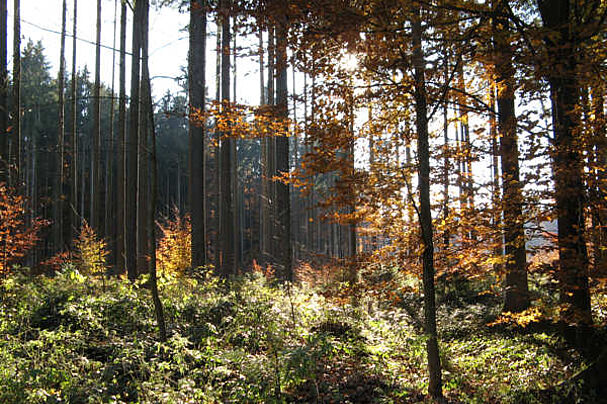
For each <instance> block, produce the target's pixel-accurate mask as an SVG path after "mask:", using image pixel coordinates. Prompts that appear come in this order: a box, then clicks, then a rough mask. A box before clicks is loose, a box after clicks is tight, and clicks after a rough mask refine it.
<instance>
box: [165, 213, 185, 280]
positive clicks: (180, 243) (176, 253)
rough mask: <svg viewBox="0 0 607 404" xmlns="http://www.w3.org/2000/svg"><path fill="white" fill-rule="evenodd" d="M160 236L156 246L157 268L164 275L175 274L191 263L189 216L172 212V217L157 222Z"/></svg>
mask: <svg viewBox="0 0 607 404" xmlns="http://www.w3.org/2000/svg"><path fill="white" fill-rule="evenodd" d="M157 225H158V227H159V228H160V232H161V237H160V240H159V242H158V247H157V248H156V262H157V265H158V270H159V272H160V273H161V274H164V275H168V274H170V275H177V274H179V273H182V272H183V271H184V270H185V269H187V268H189V267H190V266H191V265H192V260H191V259H192V257H191V254H190V251H191V244H192V238H191V236H192V231H191V229H192V225H191V223H190V216H189V215H185V216H180V214H179V212H178V211H177V210H175V211H174V212H173V218H172V219H166V220H165V221H164V223H157Z"/></svg>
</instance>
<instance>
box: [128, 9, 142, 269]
mask: <svg viewBox="0 0 607 404" xmlns="http://www.w3.org/2000/svg"><path fill="white" fill-rule="evenodd" d="M141 13H142V11H141V2H140V1H138V2H136V3H135V10H134V15H133V46H132V50H131V52H132V59H131V60H132V61H131V102H130V119H129V133H128V139H127V142H126V188H125V195H126V206H125V218H126V225H125V246H126V250H125V254H126V268H127V272H128V276H129V279H131V280H134V279H135V278H136V277H137V270H138V269H137V261H138V259H137V258H138V257H137V252H138V251H137V249H136V245H137V193H138V188H137V145H138V144H139V85H140V83H139V81H140V80H139V78H140V75H139V73H140V70H141V62H140V55H141Z"/></svg>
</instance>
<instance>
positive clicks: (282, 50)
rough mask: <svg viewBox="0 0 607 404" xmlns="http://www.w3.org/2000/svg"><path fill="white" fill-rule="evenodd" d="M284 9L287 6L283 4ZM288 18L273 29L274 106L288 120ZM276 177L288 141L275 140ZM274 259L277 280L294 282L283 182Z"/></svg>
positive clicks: (282, 169)
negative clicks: (277, 267) (274, 33)
mask: <svg viewBox="0 0 607 404" xmlns="http://www.w3.org/2000/svg"><path fill="white" fill-rule="evenodd" d="M283 5H285V6H286V2H285V3H283ZM286 36H287V18H286V15H284V16H281V17H280V18H279V21H278V25H277V29H276V65H277V70H278V75H277V80H276V105H277V114H278V118H279V119H283V120H284V121H286V120H288V119H289V108H288V105H287V98H288V95H289V93H288V88H287V38H286ZM275 142H276V175H277V176H279V177H284V176H288V174H289V138H288V137H286V136H278V137H276V140H275ZM274 219H275V220H276V237H277V246H276V253H277V254H276V255H277V256H276V258H277V262H278V265H279V270H280V272H279V276H280V278H281V279H283V280H288V281H292V280H293V268H292V264H291V255H292V251H291V197H290V194H289V184H288V183H285V182H284V181H278V182H277V183H276V216H275V218H274Z"/></svg>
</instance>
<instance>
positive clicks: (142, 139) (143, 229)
mask: <svg viewBox="0 0 607 404" xmlns="http://www.w3.org/2000/svg"><path fill="white" fill-rule="evenodd" d="M140 1H141V0H140ZM143 1H144V3H143V5H142V10H141V59H142V62H141V63H142V66H141V69H142V75H141V81H140V84H139V87H140V90H139V91H140V96H139V99H140V101H139V108H140V111H139V139H138V140H139V142H138V144H137V261H138V262H137V271H138V272H139V273H145V272H148V267H149V265H148V260H149V259H150V257H149V256H148V254H149V251H148V247H149V242H148V241H149V240H148V220H147V218H148V217H149V214H148V209H149V206H148V205H149V204H148V198H149V188H148V187H149V185H150V184H149V183H148V176H149V172H148V160H149V157H150V154H149V146H148V140H149V139H148V131H149V120H148V111H147V109H148V103H147V98H148V95H147V93H146V91H148V88H147V86H146V80H147V78H146V77H145V75H144V74H143V73H144V72H143V67H144V65H145V63H147V59H148V54H147V52H148V51H147V41H148V32H147V30H146V29H145V24H146V23H147V20H146V19H147V18H148V12H147V8H148V7H149V0H143Z"/></svg>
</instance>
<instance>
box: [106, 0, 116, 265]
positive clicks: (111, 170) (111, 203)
mask: <svg viewBox="0 0 607 404" xmlns="http://www.w3.org/2000/svg"><path fill="white" fill-rule="evenodd" d="M117 19H118V0H114V29H113V40H112V49H113V50H112V88H111V91H110V96H111V98H110V130H109V133H108V141H107V150H106V153H105V156H106V158H105V161H106V165H105V216H104V218H105V219H104V223H105V226H106V238H107V239H109V246H110V255H109V263H110V265H112V266H113V265H115V264H116V244H117V243H116V240H117V237H116V236H117V229H116V222H115V220H113V219H114V218H115V217H116V213H117V212H116V183H117V182H116V180H117V177H116V170H117V160H118V158H119V156H120V154H119V153H118V148H117V147H116V144H117V142H116V135H115V133H114V132H115V130H114V129H115V125H114V117H115V111H114V106H115V105H116V103H115V101H114V90H115V88H114V84H115V81H116V80H115V78H116V28H117V25H118V20H117Z"/></svg>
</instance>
